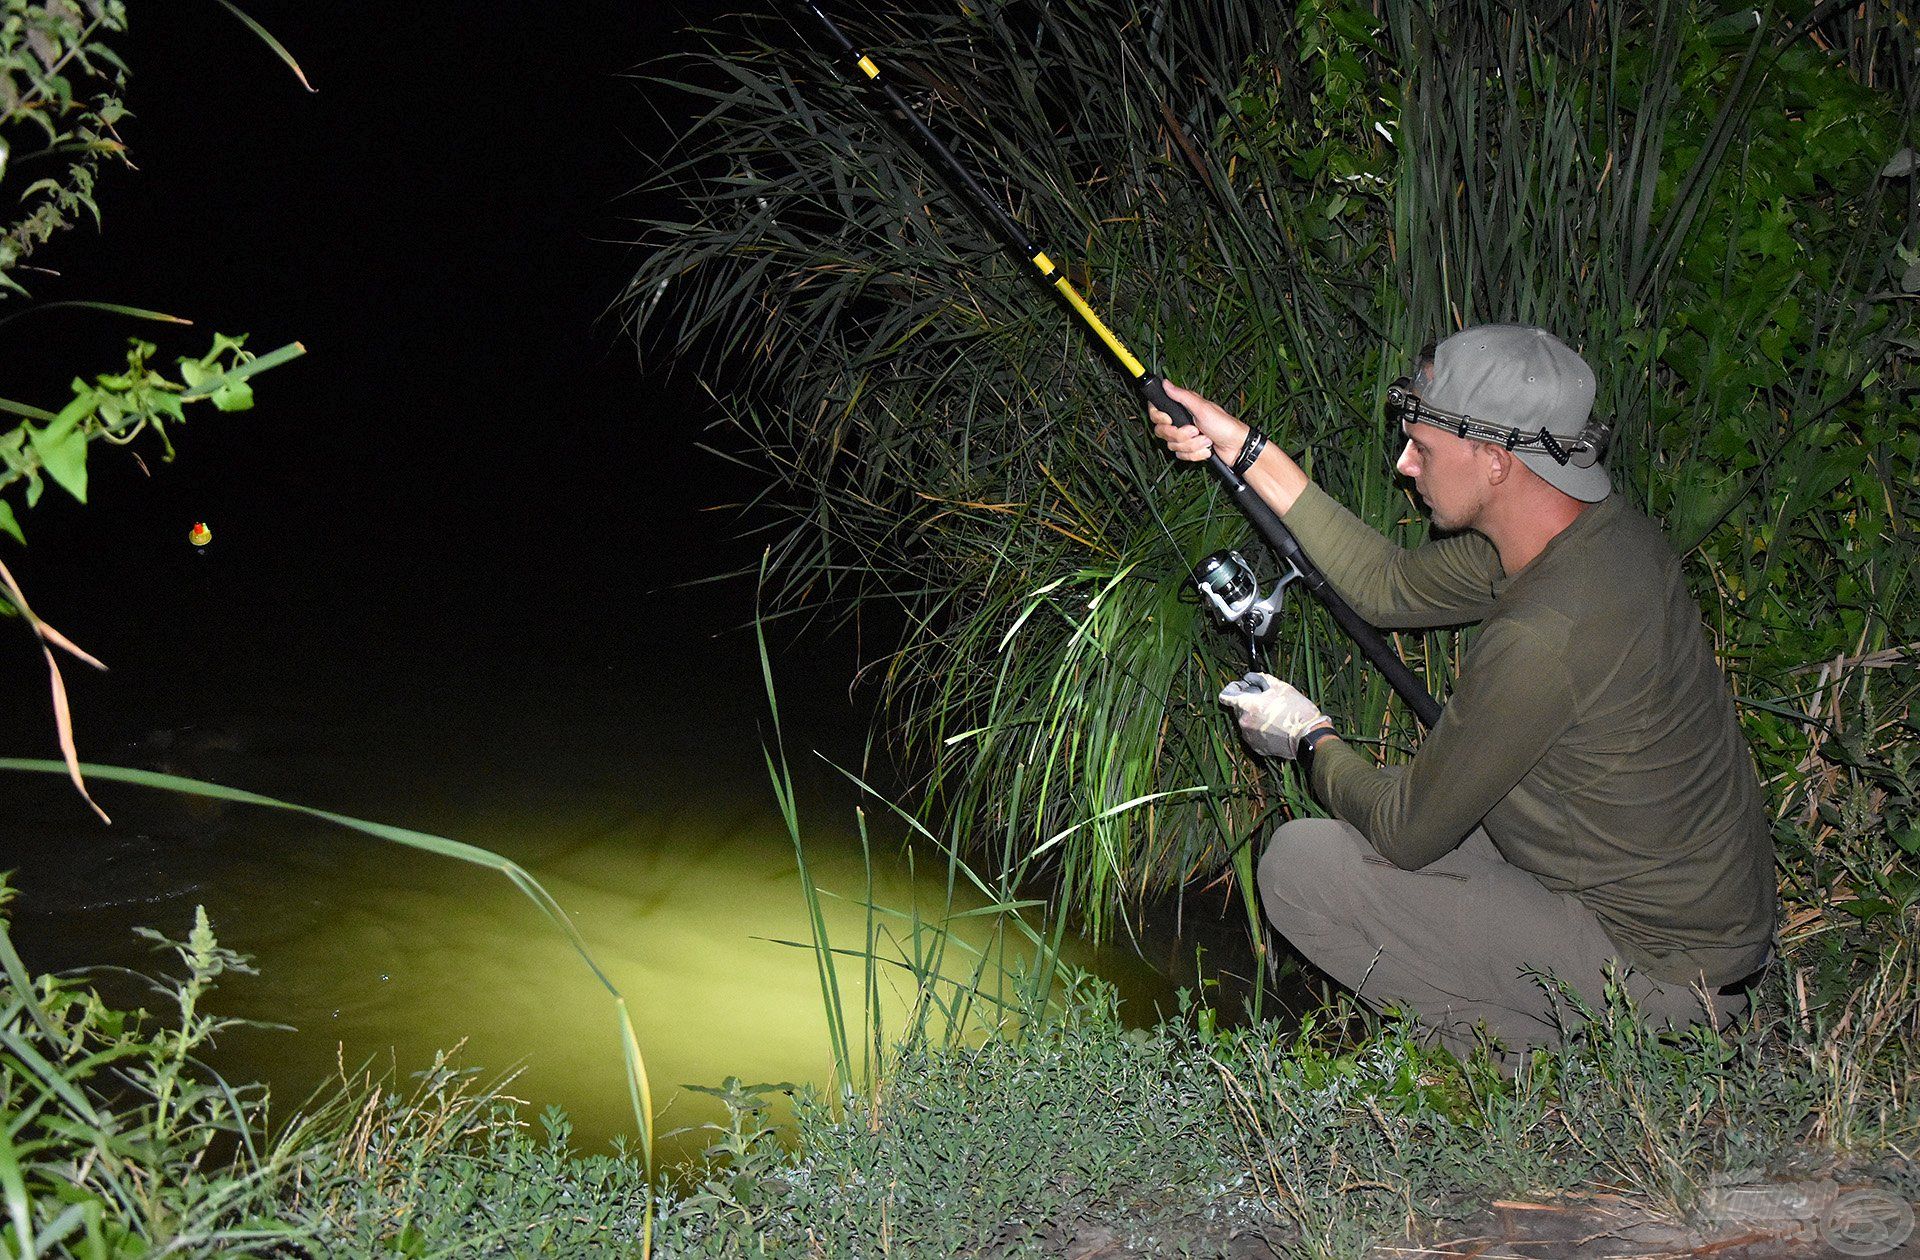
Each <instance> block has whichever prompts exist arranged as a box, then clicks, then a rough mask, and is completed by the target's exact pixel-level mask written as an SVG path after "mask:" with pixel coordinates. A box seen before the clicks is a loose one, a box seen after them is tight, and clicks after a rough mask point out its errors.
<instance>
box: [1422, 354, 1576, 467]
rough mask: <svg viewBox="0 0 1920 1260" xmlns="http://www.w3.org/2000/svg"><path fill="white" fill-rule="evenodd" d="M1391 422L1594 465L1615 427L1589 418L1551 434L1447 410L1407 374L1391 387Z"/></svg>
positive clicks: (1561, 461)
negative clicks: (1575, 428)
mask: <svg viewBox="0 0 1920 1260" xmlns="http://www.w3.org/2000/svg"><path fill="white" fill-rule="evenodd" d="M1386 411H1387V423H1388V424H1390V425H1392V426H1393V427H1394V429H1396V430H1399V429H1401V428H1403V427H1404V426H1406V425H1409V424H1430V425H1432V426H1434V427H1435V428H1437V429H1445V430H1446V431H1447V432H1449V433H1451V434H1453V435H1455V436H1456V437H1463V438H1472V439H1474V440H1475V441H1479V442H1492V443H1494V444H1496V445H1498V446H1504V447H1506V448H1507V449H1508V450H1510V451H1544V452H1546V454H1547V457H1548V458H1549V459H1551V460H1553V461H1554V462H1555V463H1556V464H1561V465H1563V466H1564V465H1568V464H1571V465H1572V466H1573V467H1575V468H1591V467H1593V466H1594V465H1595V464H1597V463H1599V462H1600V457H1601V456H1602V455H1604V454H1606V450H1607V440H1608V438H1609V437H1611V436H1612V432H1613V431H1612V429H1611V428H1609V427H1608V426H1607V425H1605V424H1602V423H1600V422H1599V421H1597V420H1589V421H1588V422H1587V425H1586V427H1585V428H1583V429H1581V430H1580V432H1578V433H1549V432H1547V430H1545V429H1541V430H1540V431H1539V432H1538V433H1528V432H1526V431H1525V430H1524V429H1516V428H1513V427H1512V426H1510V425H1504V424H1491V423H1489V422H1487V421H1485V420H1476V419H1474V418H1473V417H1472V416H1465V415H1460V414H1459V413H1457V412H1452V411H1444V410H1442V409H1441V408H1439V407H1435V406H1433V405H1432V404H1431V403H1428V402H1426V401H1425V400H1424V399H1422V398H1421V397H1420V395H1419V394H1417V393H1415V392H1414V388H1413V378H1412V377H1407V376H1403V377H1401V378H1400V379H1399V380H1397V381H1395V382H1394V383H1393V384H1391V385H1389V386H1387V408H1386Z"/></svg>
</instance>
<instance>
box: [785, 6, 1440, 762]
mask: <svg viewBox="0 0 1920 1260" xmlns="http://www.w3.org/2000/svg"><path fill="white" fill-rule="evenodd" d="M800 3H801V4H802V5H803V6H804V7H805V8H806V9H807V10H808V11H809V12H810V13H812V14H813V16H814V18H815V20H817V21H818V22H819V24H820V27H821V29H822V30H824V31H825V32H826V33H827V36H828V38H830V39H831V40H832V41H833V43H834V46H835V47H837V48H838V49H839V50H840V52H841V53H842V54H843V55H845V57H846V58H847V59H848V60H849V61H850V62H852V63H853V65H854V67H855V68H856V69H858V70H859V71H860V73H861V76H862V78H863V81H864V82H865V83H866V84H867V85H868V86H869V87H871V88H874V89H876V90H877V91H879V92H880V93H881V94H882V95H884V96H885V98H886V100H887V103H888V104H889V105H891V106H892V107H893V113H894V115H895V117H896V118H897V119H898V120H899V121H900V123H901V124H902V125H904V126H905V127H906V128H907V130H908V132H909V133H910V134H911V135H912V136H913V137H914V139H916V140H918V141H919V142H920V145H921V146H922V148H923V149H925V151H926V152H927V154H928V155H929V156H930V157H932V158H933V160H934V161H935V162H936V163H938V165H939V166H940V168H941V170H942V172H943V173H944V174H945V175H946V177H947V179H948V181H949V183H950V184H951V185H952V186H953V187H955V188H957V189H959V190H960V191H961V192H963V193H964V194H965V195H966V197H967V199H968V200H969V201H971V202H972V203H973V206H974V209H975V212H976V213H977V214H978V215H979V216H980V217H981V219H983V220H984V221H985V222H986V223H987V225H988V226H990V227H991V228H993V229H994V230H995V231H996V232H998V233H999V234H1000V236H1001V237H1002V238H1003V239H1004V240H1005V241H1006V244H1007V247H1008V248H1009V249H1010V250H1012V251H1013V252H1015V253H1017V254H1018V255H1019V256H1020V257H1021V258H1023V259H1024V260H1026V261H1027V262H1028V263H1031V264H1032V265H1033V267H1034V269H1035V270H1036V271H1037V272H1038V274H1039V277H1040V279H1041V280H1042V281H1043V282H1045V283H1046V284H1048V285H1050V286H1051V287H1052V288H1053V289H1054V291H1055V292H1056V293H1058V294H1059V295H1060V297H1061V299H1062V300H1063V301H1065V302H1066V304H1067V305H1068V306H1069V307H1070V308H1072V310H1073V312H1074V313H1075V314H1076V315H1078V316H1079V317H1080V320H1081V322H1082V323H1083V324H1084V325H1085V326H1086V328H1087V331H1088V332H1090V333H1091V334H1092V335H1093V336H1094V337H1095V338H1096V339H1097V340H1098V341H1100V342H1101V344H1103V345H1105V346H1106V347H1107V349H1108V350H1109V351H1111V352H1112V354H1113V357H1114V359H1115V360H1116V361H1117V362H1118V363H1119V364H1120V366H1121V367H1122V368H1124V369H1125V370H1126V372H1127V374H1128V375H1129V376H1130V377H1132V378H1133V381H1134V383H1135V385H1136V386H1138V388H1139V390H1140V392H1141V393H1142V394H1143V395H1145V397H1146V399H1147V401H1148V402H1150V403H1152V404H1153V405H1154V406H1155V407H1157V408H1159V409H1160V410H1161V411H1163V412H1165V413H1166V414H1167V415H1168V416H1170V417H1172V419H1173V421H1174V423H1175V424H1179V425H1188V424H1192V423H1193V416H1192V413H1190V412H1189V411H1188V410H1187V409H1186V407H1184V406H1183V405H1181V404H1180V403H1178V402H1175V401H1174V400H1173V398H1171V397H1170V396H1169V395H1168V394H1167V391H1166V388H1165V385H1164V383H1163V382H1162V380H1161V378H1160V376H1159V374H1158V373H1155V372H1150V371H1148V370H1147V367H1146V365H1145V364H1143V363H1142V362H1141V361H1140V360H1139V359H1138V358H1136V357H1135V356H1134V354H1133V352H1132V351H1131V350H1129V349H1128V348H1127V346H1126V344H1125V343H1124V342H1122V341H1121V340H1120V338H1119V337H1118V336H1116V335H1115V334H1114V332H1113V330H1112V329H1111V328H1109V327H1107V324H1106V321H1104V320H1102V319H1101V318H1100V316H1099V314H1098V313H1097V312H1095V311H1094V309H1093V308H1092V307H1091V306H1089V305H1088V304H1087V301H1086V299H1085V298H1083V297H1082V296H1081V295H1080V293H1079V291H1078V290H1076V289H1075V288H1074V287H1073V283H1072V282H1071V281H1070V280H1068V279H1067V277H1066V276H1065V275H1064V274H1063V273H1062V272H1061V271H1060V269H1059V268H1058V267H1057V266H1055V265H1054V262H1053V260H1052V259H1051V258H1049V257H1047V254H1046V251H1044V250H1042V249H1040V248H1038V247H1037V246H1036V245H1034V243H1033V242H1032V241H1031V240H1030V239H1029V238H1028V237H1027V234H1026V231H1025V229H1023V228H1022V227H1021V226H1020V224H1019V222H1018V221H1017V220H1016V219H1014V217H1013V216H1012V215H1010V214H1008V213H1007V211H1006V210H1005V209H1004V208H1002V207H1001V205H1000V203H999V201H998V200H997V199H996V198H994V197H993V195H992V194H990V193H989V192H988V191H987V190H986V189H985V188H983V187H982V186H981V185H980V181H979V180H977V179H975V178H974V176H973V172H972V171H970V170H968V169H967V167H966V166H965V165H964V164H962V163H961V161H960V159H959V158H957V157H955V156H954V155H953V151H952V150H951V149H949V148H948V147H947V146H946V145H945V144H944V143H942V142H941V140H940V138H939V137H938V136H936V135H934V133H933V131H932V129H931V128H929V127H928V126H927V124H926V123H925V122H923V121H922V120H921V118H920V116H919V115H918V114H916V113H915V112H914V111H913V109H912V107H910V106H909V105H908V104H907V101H906V98H905V97H903V96H901V95H900V93H899V91H898V90H897V89H896V88H895V87H894V86H893V85H892V84H891V83H889V82H887V81H886V79H885V78H884V77H883V76H882V75H881V71H880V67H879V65H878V64H876V63H875V62H874V60H873V58H872V57H870V56H868V55H867V54H866V53H863V52H861V51H860V50H859V49H858V48H856V47H855V46H854V44H853V41H852V40H850V39H848V38H847V36H846V33H845V32H843V31H842V30H841V29H840V27H839V26H838V25H837V24H836V23H835V22H834V20H833V19H832V18H830V17H828V16H827V15H826V13H825V11H823V10H822V9H821V8H820V6H819V4H818V3H817V2H816V0H800ZM1207 467H1208V468H1210V469H1211V470H1212V471H1213V475H1214V476H1215V477H1216V478H1218V479H1219V481H1220V483H1221V484H1222V485H1223V486H1225V487H1226V490H1227V494H1228V497H1230V498H1231V499H1232V500H1233V502H1234V506H1235V507H1237V508H1239V509H1240V511H1241V513H1242V514H1243V515H1244V516H1245V517H1246V518H1247V520H1248V522H1249V523H1251V524H1252V525H1253V528H1254V530H1255V531H1256V532H1257V533H1258V534H1259V535H1260V537H1261V538H1262V539H1264V540H1265V541H1266V543H1267V545H1268V546H1269V547H1271V548H1272V549H1273V552H1274V554H1275V555H1276V556H1278V557H1279V558H1280V559H1281V561H1282V562H1284V563H1287V564H1291V565H1292V566H1293V567H1294V568H1295V569H1296V570H1297V571H1298V572H1299V574H1300V578H1301V580H1302V581H1303V582H1305V583H1306V586H1307V589H1308V590H1310V591H1312V592H1313V594H1314V596H1315V598H1317V599H1319V601H1320V602H1321V603H1322V604H1324V605H1325V606H1326V609H1327V611H1328V612H1329V613H1331V614H1332V615H1333V619H1334V621H1335V622H1337V623H1338V624H1339V626H1340V628H1341V629H1342V630H1343V631H1345V632H1346V634H1347V637H1348V638H1350V639H1352V640H1353V643H1354V646H1355V647H1357V648H1358V649H1359V650H1360V654H1361V655H1362V656H1364V657H1365V658H1366V659H1367V662H1368V663H1369V664H1371V665H1372V666H1373V667H1374V668H1375V669H1377V670H1379V671H1380V673H1381V675H1382V676H1384V677H1385V678H1386V680H1387V683H1388V685H1390V686H1391V687H1392V688H1393V689H1394V691H1395V692H1397V693H1398V694H1399V696H1400V698H1401V699H1402V700H1404V701H1405V702H1406V703H1407V706H1408V707H1409V708H1411V709H1412V710H1413V714H1414V716H1415V717H1416V718H1418V719H1419V720H1420V723H1421V725H1423V726H1427V727H1432V726H1433V724H1434V723H1435V722H1438V721H1439V720H1440V704H1439V702H1438V701H1436V700H1435V699H1434V698H1433V696H1432V694H1431V693H1429V692H1428V691H1427V689H1426V687H1424V686H1423V685H1422V684H1421V682H1420V680H1419V679H1418V678H1415V677H1414V675H1413V671H1412V670H1410V669H1408V668H1407V665H1406V662H1405V661H1402V660H1401V659H1400V656H1399V654H1398V653H1396V652H1395V651H1394V650H1393V647H1392V645H1391V644H1389V643H1388V642H1387V640H1386V638H1385V636H1383V635H1382V634H1381V633H1380V631H1379V630H1377V629H1376V628H1374V627H1373V626H1372V625H1370V624H1369V623H1368V622H1367V620H1366V618H1364V617H1362V616H1361V615H1360V614H1359V612H1357V611H1356V610H1355V609H1354V607H1353V605H1351V604H1349V603H1347V601H1346V600H1345V599H1344V598H1343V597H1342V596H1341V594H1340V592H1339V591H1337V590H1335V589H1334V587H1333V584H1332V583H1331V582H1329V581H1328V580H1327V577H1326V575H1325V574H1324V573H1322V572H1321V571H1320V569H1319V567H1318V566H1317V565H1315V564H1314V563H1313V561H1312V560H1311V559H1309V558H1308V556H1307V553H1306V551H1305V550H1304V549H1303V548H1302V547H1301V546H1300V543H1299V541H1298V540H1296V539H1295V538H1294V536H1293V534H1292V532H1291V531H1290V530H1288V529H1287V527H1286V526H1285V525H1284V524H1283V523H1282V522H1281V520H1280V516H1279V514H1278V513H1277V512H1275V511H1274V510H1273V508H1272V507H1271V506H1269V505H1268V503H1267V501H1266V500H1265V499H1262V498H1261V497H1260V494H1259V492H1258V491H1256V490H1255V489H1254V488H1253V487H1252V486H1250V485H1248V484H1247V481H1246V478H1244V477H1242V476H1241V475H1240V474H1239V473H1237V472H1235V471H1234V470H1233V466H1232V465H1230V464H1228V463H1227V462H1226V461H1225V460H1224V459H1221V458H1220V456H1219V455H1218V454H1214V455H1212V456H1210V457H1209V458H1208V460H1207Z"/></svg>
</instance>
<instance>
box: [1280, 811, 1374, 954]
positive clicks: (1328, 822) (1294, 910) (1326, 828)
mask: <svg viewBox="0 0 1920 1260" xmlns="http://www.w3.org/2000/svg"><path fill="white" fill-rule="evenodd" d="M1369 851H1370V849H1369V847H1368V845H1367V842H1366V840H1365V839H1364V838H1363V837H1362V836H1361V835H1360V833H1359V832H1358V831H1355V830H1354V829H1353V828H1352V827H1350V826H1348V825H1347V824H1346V823H1343V822H1340V821H1338V820H1336V819H1332V818H1296V819H1294V820H1293V821H1292V822H1289V823H1283V824H1282V825H1281V826H1280V827H1279V829H1278V830H1276V831H1275V832H1274V833H1273V839H1271V840H1269V841H1268V842H1267V849H1266V852H1265V853H1263V854H1261V856H1260V867H1259V871H1258V882H1259V885H1260V901H1261V904H1262V905H1263V906H1265V907H1266V911H1267V918H1268V919H1269V920H1270V921H1271V922H1272V923H1273V926H1274V927H1275V928H1276V929H1277V930H1278V931H1280V932H1281V933H1282V934H1285V933H1287V932H1288V931H1289V930H1290V929H1291V928H1293V927H1294V926H1295V925H1296V924H1300V923H1301V922H1302V921H1303V920H1314V919H1325V918H1328V917H1338V916H1339V915H1340V914H1341V913H1342V911H1341V909H1340V907H1339V905H1338V897H1339V894H1340V892H1341V890H1343V889H1346V888H1349V887H1351V880H1352V876H1353V874H1354V867H1355V864H1356V863H1359V862H1361V861H1362V860H1364V854H1365V853H1367V852H1369Z"/></svg>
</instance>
